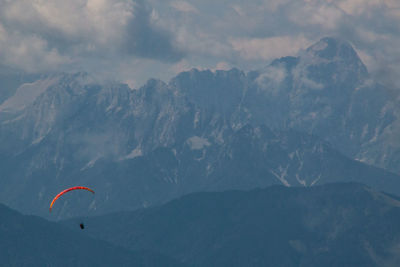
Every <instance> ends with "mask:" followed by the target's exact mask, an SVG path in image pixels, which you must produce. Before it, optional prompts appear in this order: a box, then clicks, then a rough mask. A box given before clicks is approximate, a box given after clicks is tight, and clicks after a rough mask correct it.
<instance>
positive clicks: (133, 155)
mask: <svg viewBox="0 0 400 267" xmlns="http://www.w3.org/2000/svg"><path fill="white" fill-rule="evenodd" d="M141 156H143V151H142V149H141V147H140V146H138V147H136V148H135V149H133V150H132V151H131V152H130V153H129V154H128V155H126V156H125V158H124V159H134V158H137V157H141Z"/></svg>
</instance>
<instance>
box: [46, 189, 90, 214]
mask: <svg viewBox="0 0 400 267" xmlns="http://www.w3.org/2000/svg"><path fill="white" fill-rule="evenodd" d="M78 189H83V190H87V191H90V192H92V193H93V194H94V191H93V190H92V189H90V188H88V187H84V186H74V187H71V188H68V189H65V190H64V191H61V192H60V193H58V195H57V196H55V197H54V198H53V201H51V203H50V208H49V211H50V212H51V209H52V207H53V204H54V202H56V200H57V199H58V198H59V197H61V196H62V195H64V194H65V193H67V192H69V191H72V190H78Z"/></svg>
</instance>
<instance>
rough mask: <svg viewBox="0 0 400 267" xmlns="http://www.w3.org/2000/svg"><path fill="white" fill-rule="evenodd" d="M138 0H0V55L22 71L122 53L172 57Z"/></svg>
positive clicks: (166, 38)
mask: <svg viewBox="0 0 400 267" xmlns="http://www.w3.org/2000/svg"><path fill="white" fill-rule="evenodd" d="M151 11H152V10H151V8H150V7H149V6H147V5H146V4H145V2H144V1H140V0H137V1H125V0H69V1H64V0H35V1H32V0H14V1H7V0H0V47H1V50H0V59H2V62H4V63H3V64H9V65H12V66H16V67H19V68H21V69H23V70H26V71H35V70H36V71H43V70H46V69H47V70H52V69H55V68H56V69H57V68H59V67H60V66H61V65H64V67H65V68H68V66H71V65H74V64H75V65H79V64H80V63H81V62H82V61H86V62H93V64H96V63H95V62H96V61H97V59H98V58H102V59H107V60H111V61H118V60H120V58H125V57H138V58H150V59H154V60H159V61H172V62H173V61H178V60H179V59H180V58H181V57H182V56H183V54H182V53H181V52H180V51H178V50H177V49H176V48H175V47H174V44H173V39H172V38H171V36H170V34H169V33H168V32H167V31H166V30H164V29H161V28H159V27H157V26H155V25H154V24H153V23H152V19H153V18H152V12H151Z"/></svg>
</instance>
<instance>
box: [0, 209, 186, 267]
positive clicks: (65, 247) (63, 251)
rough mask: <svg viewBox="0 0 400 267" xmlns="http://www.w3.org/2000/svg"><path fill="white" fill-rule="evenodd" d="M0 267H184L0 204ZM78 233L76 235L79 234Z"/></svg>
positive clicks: (75, 223) (173, 261) (150, 253)
mask: <svg viewBox="0 0 400 267" xmlns="http://www.w3.org/2000/svg"><path fill="white" fill-rule="evenodd" d="M0 218H1V220H0V236H1V239H0V265H1V266H49V267H50V266H143V267H145V266H149V267H150V266H151V267H156V266H159V267H161V266H171V267H172V266H174V267H175V266H182V267H183V266H184V265H183V264H181V263H180V262H179V261H176V260H173V259H171V258H168V257H166V256H163V255H161V254H159V253H156V252H151V251H148V250H146V251H144V250H142V251H130V250H128V249H123V248H121V247H119V246H115V245H112V244H110V243H108V242H105V241H100V240H98V239H94V238H90V237H88V236H86V235H85V234H83V233H81V231H80V230H76V229H77V228H78V224H77V222H76V221H74V222H73V223H72V225H68V226H70V227H72V226H73V228H74V230H72V229H68V228H66V227H64V226H61V225H59V224H56V223H54V222H49V221H46V220H44V219H42V218H39V217H36V216H27V215H22V214H20V213H18V212H16V211H14V210H12V209H10V208H8V207H6V206H4V205H2V204H0ZM78 231H79V232H78Z"/></svg>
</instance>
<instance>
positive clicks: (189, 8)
mask: <svg viewBox="0 0 400 267" xmlns="http://www.w3.org/2000/svg"><path fill="white" fill-rule="evenodd" d="M171 6H172V7H173V8H175V9H176V10H179V11H181V12H189V13H190V12H193V13H198V12H199V11H198V10H197V8H196V7H194V6H193V5H192V4H190V3H188V2H185V1H174V2H172V3H171Z"/></svg>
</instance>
